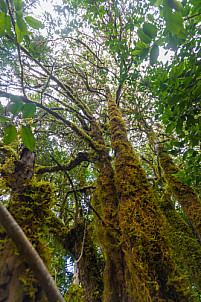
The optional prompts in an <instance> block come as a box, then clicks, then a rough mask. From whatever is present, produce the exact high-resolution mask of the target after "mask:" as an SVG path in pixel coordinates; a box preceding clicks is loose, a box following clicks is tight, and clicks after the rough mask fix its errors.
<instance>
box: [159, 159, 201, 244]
mask: <svg viewBox="0 0 201 302" xmlns="http://www.w3.org/2000/svg"><path fill="white" fill-rule="evenodd" d="M160 165H161V167H162V169H163V171H164V174H165V178H166V180H167V182H168V185H169V187H170V188H171V190H172V192H173V193H174V195H175V196H176V198H177V200H178V202H179V203H180V205H181V206H182V209H183V211H184V213H185V215H186V217H187V218H188V219H189V221H190V222H191V223H192V224H193V226H194V228H195V230H196V233H197V235H198V237H199V239H200V242H201V200H200V199H199V198H198V195H197V194H196V192H195V190H194V189H193V188H192V187H190V186H188V185H186V184H185V183H184V182H183V181H180V180H178V179H177V177H176V176H174V174H176V173H178V171H179V168H178V167H176V166H175V164H174V163H173V160H172V158H171V157H170V156H168V155H165V154H162V155H161V156H160Z"/></svg>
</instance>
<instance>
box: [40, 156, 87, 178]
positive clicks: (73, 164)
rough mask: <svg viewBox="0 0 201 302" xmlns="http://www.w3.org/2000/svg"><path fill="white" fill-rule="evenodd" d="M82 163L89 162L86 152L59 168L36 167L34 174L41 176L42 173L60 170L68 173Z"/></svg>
mask: <svg viewBox="0 0 201 302" xmlns="http://www.w3.org/2000/svg"><path fill="white" fill-rule="evenodd" d="M84 161H87V162H88V161H89V155H88V153H86V152H79V153H78V154H77V156H76V157H75V158H73V159H71V160H70V161H69V162H68V163H66V164H64V165H61V166H58V165H56V166H36V169H35V173H36V174H43V173H51V172H58V171H62V170H66V171H70V170H72V169H74V168H75V167H77V166H78V165H79V164H80V163H82V162H84Z"/></svg>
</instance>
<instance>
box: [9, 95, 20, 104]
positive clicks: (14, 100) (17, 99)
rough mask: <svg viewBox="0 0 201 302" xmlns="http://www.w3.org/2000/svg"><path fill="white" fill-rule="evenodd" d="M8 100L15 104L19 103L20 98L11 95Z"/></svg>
mask: <svg viewBox="0 0 201 302" xmlns="http://www.w3.org/2000/svg"><path fill="white" fill-rule="evenodd" d="M10 100H11V101H12V102H13V103H15V102H20V100H21V98H20V96H18V95H11V96H10Z"/></svg>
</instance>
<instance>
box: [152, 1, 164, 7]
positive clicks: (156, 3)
mask: <svg viewBox="0 0 201 302" xmlns="http://www.w3.org/2000/svg"><path fill="white" fill-rule="evenodd" d="M161 4H163V0H157V1H156V2H155V4H154V6H160V5H161Z"/></svg>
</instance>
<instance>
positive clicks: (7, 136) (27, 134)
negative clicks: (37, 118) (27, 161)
mask: <svg viewBox="0 0 201 302" xmlns="http://www.w3.org/2000/svg"><path fill="white" fill-rule="evenodd" d="M10 99H11V105H10V112H11V113H12V115H13V118H14V117H15V116H17V115H18V114H19V113H20V112H22V116H23V118H25V119H27V118H32V117H33V116H34V114H35V112H36V105H35V104H32V103H27V104H23V102H22V101H21V100H20V97H17V96H12V97H11V98H10ZM12 120H13V119H12V118H10V117H5V116H0V121H1V122H10V124H9V125H7V123H6V126H5V128H4V143H5V144H6V145H8V144H10V143H12V142H13V141H14V140H15V139H16V138H17V134H18V132H17V129H16V127H15V126H14V125H13V124H11V122H12ZM20 134H21V139H22V142H23V144H24V145H25V146H26V147H27V148H28V149H29V150H30V151H34V148H35V138H34V135H33V133H32V131H31V128H30V125H29V124H28V125H21V131H20Z"/></svg>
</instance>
